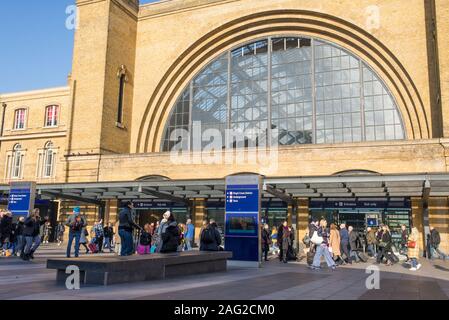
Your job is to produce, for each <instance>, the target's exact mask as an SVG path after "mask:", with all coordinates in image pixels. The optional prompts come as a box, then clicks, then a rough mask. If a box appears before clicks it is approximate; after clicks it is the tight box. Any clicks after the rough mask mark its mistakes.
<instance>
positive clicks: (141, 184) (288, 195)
mask: <svg viewBox="0 0 449 320" xmlns="http://www.w3.org/2000/svg"><path fill="white" fill-rule="evenodd" d="M262 181H263V192H262V197H263V198H279V199H281V200H283V201H284V202H287V203H290V202H292V201H293V199H294V198H339V199H345V198H351V199H353V198H373V197H375V198H389V197H423V198H427V197H431V196H434V197H438V196H445V197H448V196H449V174H412V175H406V174H404V175H380V174H355V175H336V176H309V177H284V178H282V177H279V178H268V177H264V178H263V179H262ZM0 192H2V193H3V194H4V195H7V194H8V193H9V185H0ZM36 193H37V197H38V198H40V199H44V200H55V199H62V200H73V201H80V202H85V203H90V204H96V205H102V204H103V203H104V201H105V200H109V199H112V200H113V199H118V200H139V201H142V200H166V201H171V202H178V203H185V204H189V202H190V199H194V198H205V199H210V200H214V199H216V200H220V199H224V198H225V179H213V180H149V181H122V182H120V181H118V182H94V183H58V184H38V185H37V186H36Z"/></svg>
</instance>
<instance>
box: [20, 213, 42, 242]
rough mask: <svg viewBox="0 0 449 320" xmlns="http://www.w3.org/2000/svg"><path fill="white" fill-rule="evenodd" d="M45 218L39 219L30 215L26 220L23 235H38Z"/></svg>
mask: <svg viewBox="0 0 449 320" xmlns="http://www.w3.org/2000/svg"><path fill="white" fill-rule="evenodd" d="M45 222H46V221H45V220H37V219H35V218H31V217H28V218H26V219H25V221H24V225H25V227H24V229H23V235H24V236H25V237H37V236H38V235H39V230H40V226H41V225H43V224H44V223H45Z"/></svg>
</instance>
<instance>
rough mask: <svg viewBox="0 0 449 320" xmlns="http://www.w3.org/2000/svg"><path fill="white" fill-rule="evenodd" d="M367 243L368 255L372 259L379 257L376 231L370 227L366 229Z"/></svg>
mask: <svg viewBox="0 0 449 320" xmlns="http://www.w3.org/2000/svg"><path fill="white" fill-rule="evenodd" d="M366 243H367V245H368V247H367V251H368V255H369V256H370V257H373V258H375V257H376V255H377V253H376V252H377V250H376V245H377V239H376V231H374V229H373V228H371V227H368V228H367V229H366Z"/></svg>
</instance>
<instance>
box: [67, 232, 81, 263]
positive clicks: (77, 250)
mask: <svg viewBox="0 0 449 320" xmlns="http://www.w3.org/2000/svg"><path fill="white" fill-rule="evenodd" d="M80 237H81V231H70V232H69V241H68V243H67V258H69V257H70V251H71V249H72V243H73V239H75V257H78V256H79V253H80Z"/></svg>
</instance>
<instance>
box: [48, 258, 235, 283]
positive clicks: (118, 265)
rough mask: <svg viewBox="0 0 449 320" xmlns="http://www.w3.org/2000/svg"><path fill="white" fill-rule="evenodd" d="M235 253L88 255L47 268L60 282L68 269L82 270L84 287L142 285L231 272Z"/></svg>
mask: <svg viewBox="0 0 449 320" xmlns="http://www.w3.org/2000/svg"><path fill="white" fill-rule="evenodd" d="M230 258H232V252H228V251H218V252H215V251H214V252H205V251H185V252H176V253H167V254H161V253H156V254H148V255H133V256H127V257H121V256H111V257H107V256H102V257H100V256H95V255H93V256H86V257H82V258H58V259H49V260H47V269H56V270H57V274H56V280H57V281H58V282H65V281H66V279H67V277H68V276H69V274H66V269H67V267H68V266H77V267H78V268H79V270H80V282H81V283H84V284H95V285H110V284H117V283H129V282H141V281H148V280H156V279H165V278H167V277H173V276H184V275H189V274H198V273H211V272H220V271H226V270H227V259H230Z"/></svg>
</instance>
